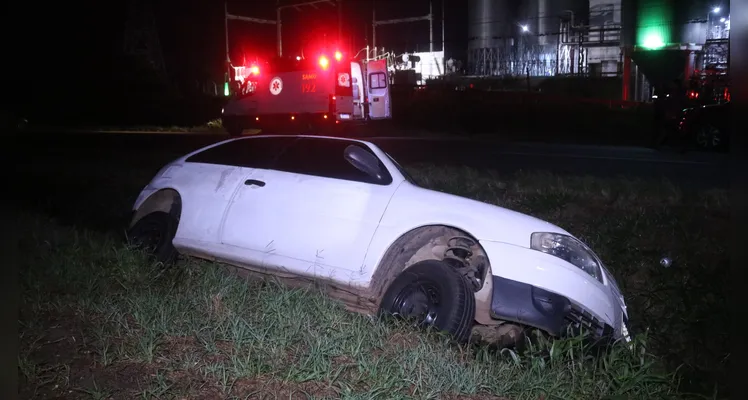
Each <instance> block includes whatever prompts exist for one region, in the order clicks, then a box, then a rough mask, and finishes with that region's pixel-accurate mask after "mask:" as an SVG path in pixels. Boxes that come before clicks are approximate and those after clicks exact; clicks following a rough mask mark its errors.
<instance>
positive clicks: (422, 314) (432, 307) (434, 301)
mask: <svg viewBox="0 0 748 400" xmlns="http://www.w3.org/2000/svg"><path fill="white" fill-rule="evenodd" d="M441 297H442V294H441V291H440V290H439V288H437V287H436V285H434V284H433V283H431V282H427V281H416V282H413V283H411V284H409V285H408V286H406V287H405V288H403V290H401V291H400V293H398V295H397V296H396V297H395V300H394V301H393V302H392V308H391V312H392V313H393V314H395V315H397V316H399V317H401V318H404V319H407V320H412V321H414V322H415V324H416V325H418V326H422V327H428V326H434V325H435V324H436V321H437V319H438V316H439V310H440V309H441V304H442V302H441Z"/></svg>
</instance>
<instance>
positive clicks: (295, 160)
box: [275, 138, 392, 185]
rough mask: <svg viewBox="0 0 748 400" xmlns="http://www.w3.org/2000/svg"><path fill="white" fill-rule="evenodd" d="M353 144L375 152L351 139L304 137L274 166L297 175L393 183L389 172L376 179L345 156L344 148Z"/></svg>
mask: <svg viewBox="0 0 748 400" xmlns="http://www.w3.org/2000/svg"><path fill="white" fill-rule="evenodd" d="M351 144H353V145H358V146H361V147H362V148H363V149H365V150H367V151H369V152H370V153H372V154H374V152H372V151H371V149H369V148H368V147H366V145H363V144H359V143H357V142H352V141H349V140H339V139H317V138H302V139H299V141H298V142H296V143H294V144H293V145H292V146H291V147H289V148H288V149H287V150H286V151H284V152H283V154H282V155H281V157H280V158H279V159H278V163H277V165H276V166H275V169H276V170H279V171H285V172H291V173H296V174H304V175H312V176H319V177H323V178H333V179H343V180H347V181H355V182H364V183H371V184H376V185H389V184H390V183H392V176H391V175H390V174H389V173H386V176H385V179H384V180H379V181H377V180H375V179H374V178H372V177H371V176H369V175H367V174H366V173H364V172H362V171H360V170H358V169H356V168H355V167H354V166H353V165H351V164H350V163H349V162H348V161H346V159H345V157H344V154H345V149H346V147H348V146H350V145H351ZM379 163H380V166H381V168H382V169H383V170H384V171H387V168H386V167H385V166H384V164H382V162H381V161H380V162H379Z"/></svg>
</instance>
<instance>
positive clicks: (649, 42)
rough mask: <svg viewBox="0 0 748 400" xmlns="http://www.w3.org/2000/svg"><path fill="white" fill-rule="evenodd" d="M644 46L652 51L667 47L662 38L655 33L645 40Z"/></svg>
mask: <svg viewBox="0 0 748 400" xmlns="http://www.w3.org/2000/svg"><path fill="white" fill-rule="evenodd" d="M642 46H644V47H646V48H648V49H650V50H657V49H661V48H663V47H665V42H664V41H663V40H662V37H660V36H659V35H657V34H655V33H651V34H649V36H647V37H646V38H644V42H643V43H642Z"/></svg>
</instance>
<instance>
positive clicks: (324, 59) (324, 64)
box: [319, 56, 330, 69]
mask: <svg viewBox="0 0 748 400" xmlns="http://www.w3.org/2000/svg"><path fill="white" fill-rule="evenodd" d="M328 65H330V60H328V59H327V57H325V56H321V57H320V58H319V66H320V67H322V68H324V69H327V66H328Z"/></svg>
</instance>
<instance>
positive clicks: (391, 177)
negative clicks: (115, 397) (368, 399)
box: [128, 135, 629, 341]
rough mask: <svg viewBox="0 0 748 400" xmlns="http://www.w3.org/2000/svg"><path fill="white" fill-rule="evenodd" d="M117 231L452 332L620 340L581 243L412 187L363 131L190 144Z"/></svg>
mask: <svg viewBox="0 0 748 400" xmlns="http://www.w3.org/2000/svg"><path fill="white" fill-rule="evenodd" d="M128 237H129V239H130V240H131V242H132V243H133V244H134V245H135V246H141V247H146V248H147V249H149V251H150V254H151V255H152V256H153V257H154V258H155V259H157V260H159V261H161V262H164V263H168V262H170V261H172V260H173V259H174V258H175V257H176V255H177V254H178V253H180V254H185V255H191V256H196V257H200V258H204V259H209V260H217V261H221V262H224V263H227V264H231V265H234V266H238V267H242V268H246V269H249V270H250V271H254V272H256V273H264V274H271V275H276V276H279V277H281V278H291V279H296V280H298V279H301V280H304V281H314V282H317V283H325V284H327V285H325V286H326V287H327V288H328V289H330V290H329V293H330V295H332V296H333V297H336V298H339V299H341V300H343V301H344V302H345V303H346V304H347V306H348V307H349V309H352V310H356V311H359V312H364V313H377V312H379V313H389V314H395V315H400V316H404V317H412V318H417V321H420V322H421V323H423V324H425V325H433V326H434V327H436V328H437V329H440V330H443V331H446V332H449V333H450V334H452V335H454V337H455V338H456V339H457V340H459V341H466V340H468V339H469V338H470V335H471V330H472V329H473V328H474V326H487V327H498V326H506V325H509V326H519V327H522V328H523V329H524V328H527V327H532V328H538V329H540V330H542V331H545V332H547V333H548V334H551V335H555V336H560V335H563V334H565V333H567V332H569V331H577V330H576V329H578V328H580V327H582V326H584V327H586V330H587V331H591V332H592V333H593V334H594V335H597V336H599V337H606V338H613V339H620V338H625V339H627V340H628V338H629V335H628V329H627V326H626V325H627V321H628V320H627V311H626V305H625V302H624V299H623V296H622V295H621V292H620V290H619V289H618V286H617V284H616V282H615V280H614V279H613V277H612V276H611V274H610V273H609V272H608V271H607V270H606V268H605V267H604V266H603V263H602V262H601V261H600V259H599V258H598V257H597V256H596V255H595V253H594V252H593V251H592V250H590V248H589V247H587V246H586V245H585V244H584V243H582V242H581V241H580V240H578V239H576V238H575V237H574V236H572V235H571V234H569V233H568V232H566V231H565V230H563V229H561V228H559V227H557V226H555V225H552V224H550V223H548V222H545V221H542V220H539V219H537V218H534V217H531V216H528V215H524V214H520V213H518V212H515V211H511V210H508V209H505V208H501V207H497V206H494V205H490V204H486V203H482V202H478V201H475V200H470V199H467V198H463V197H458V196H453V195H450V194H446V193H442V192H438V191H433V190H428V189H424V188H422V187H419V186H417V185H416V184H415V183H414V182H413V180H412V179H411V178H409V176H408V174H407V173H406V172H405V171H404V170H403V168H401V167H400V166H399V165H398V164H397V163H396V162H395V160H394V159H392V158H391V157H390V156H389V155H388V154H386V153H385V152H384V151H382V150H381V149H380V148H379V147H377V146H376V145H374V144H372V143H369V142H365V141H361V140H353V139H342V138H332V137H322V136H273V135H264V136H252V137H243V138H237V139H230V140H227V141H223V142H220V143H216V144H213V145H210V146H207V147H205V148H202V149H200V150H197V151H194V152H192V153H190V154H188V155H186V156H184V157H181V158H179V159H177V160H176V161H173V162H171V163H169V164H168V165H166V166H165V167H164V168H162V169H161V170H160V171H159V172H158V173H157V174H156V176H155V177H154V178H153V180H152V181H151V182H150V183H148V185H147V186H146V187H145V188H144V189H143V191H142V192H141V193H140V195H139V196H138V198H137V200H136V201H135V204H134V206H133V217H132V220H131V224H130V228H129V230H128Z"/></svg>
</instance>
